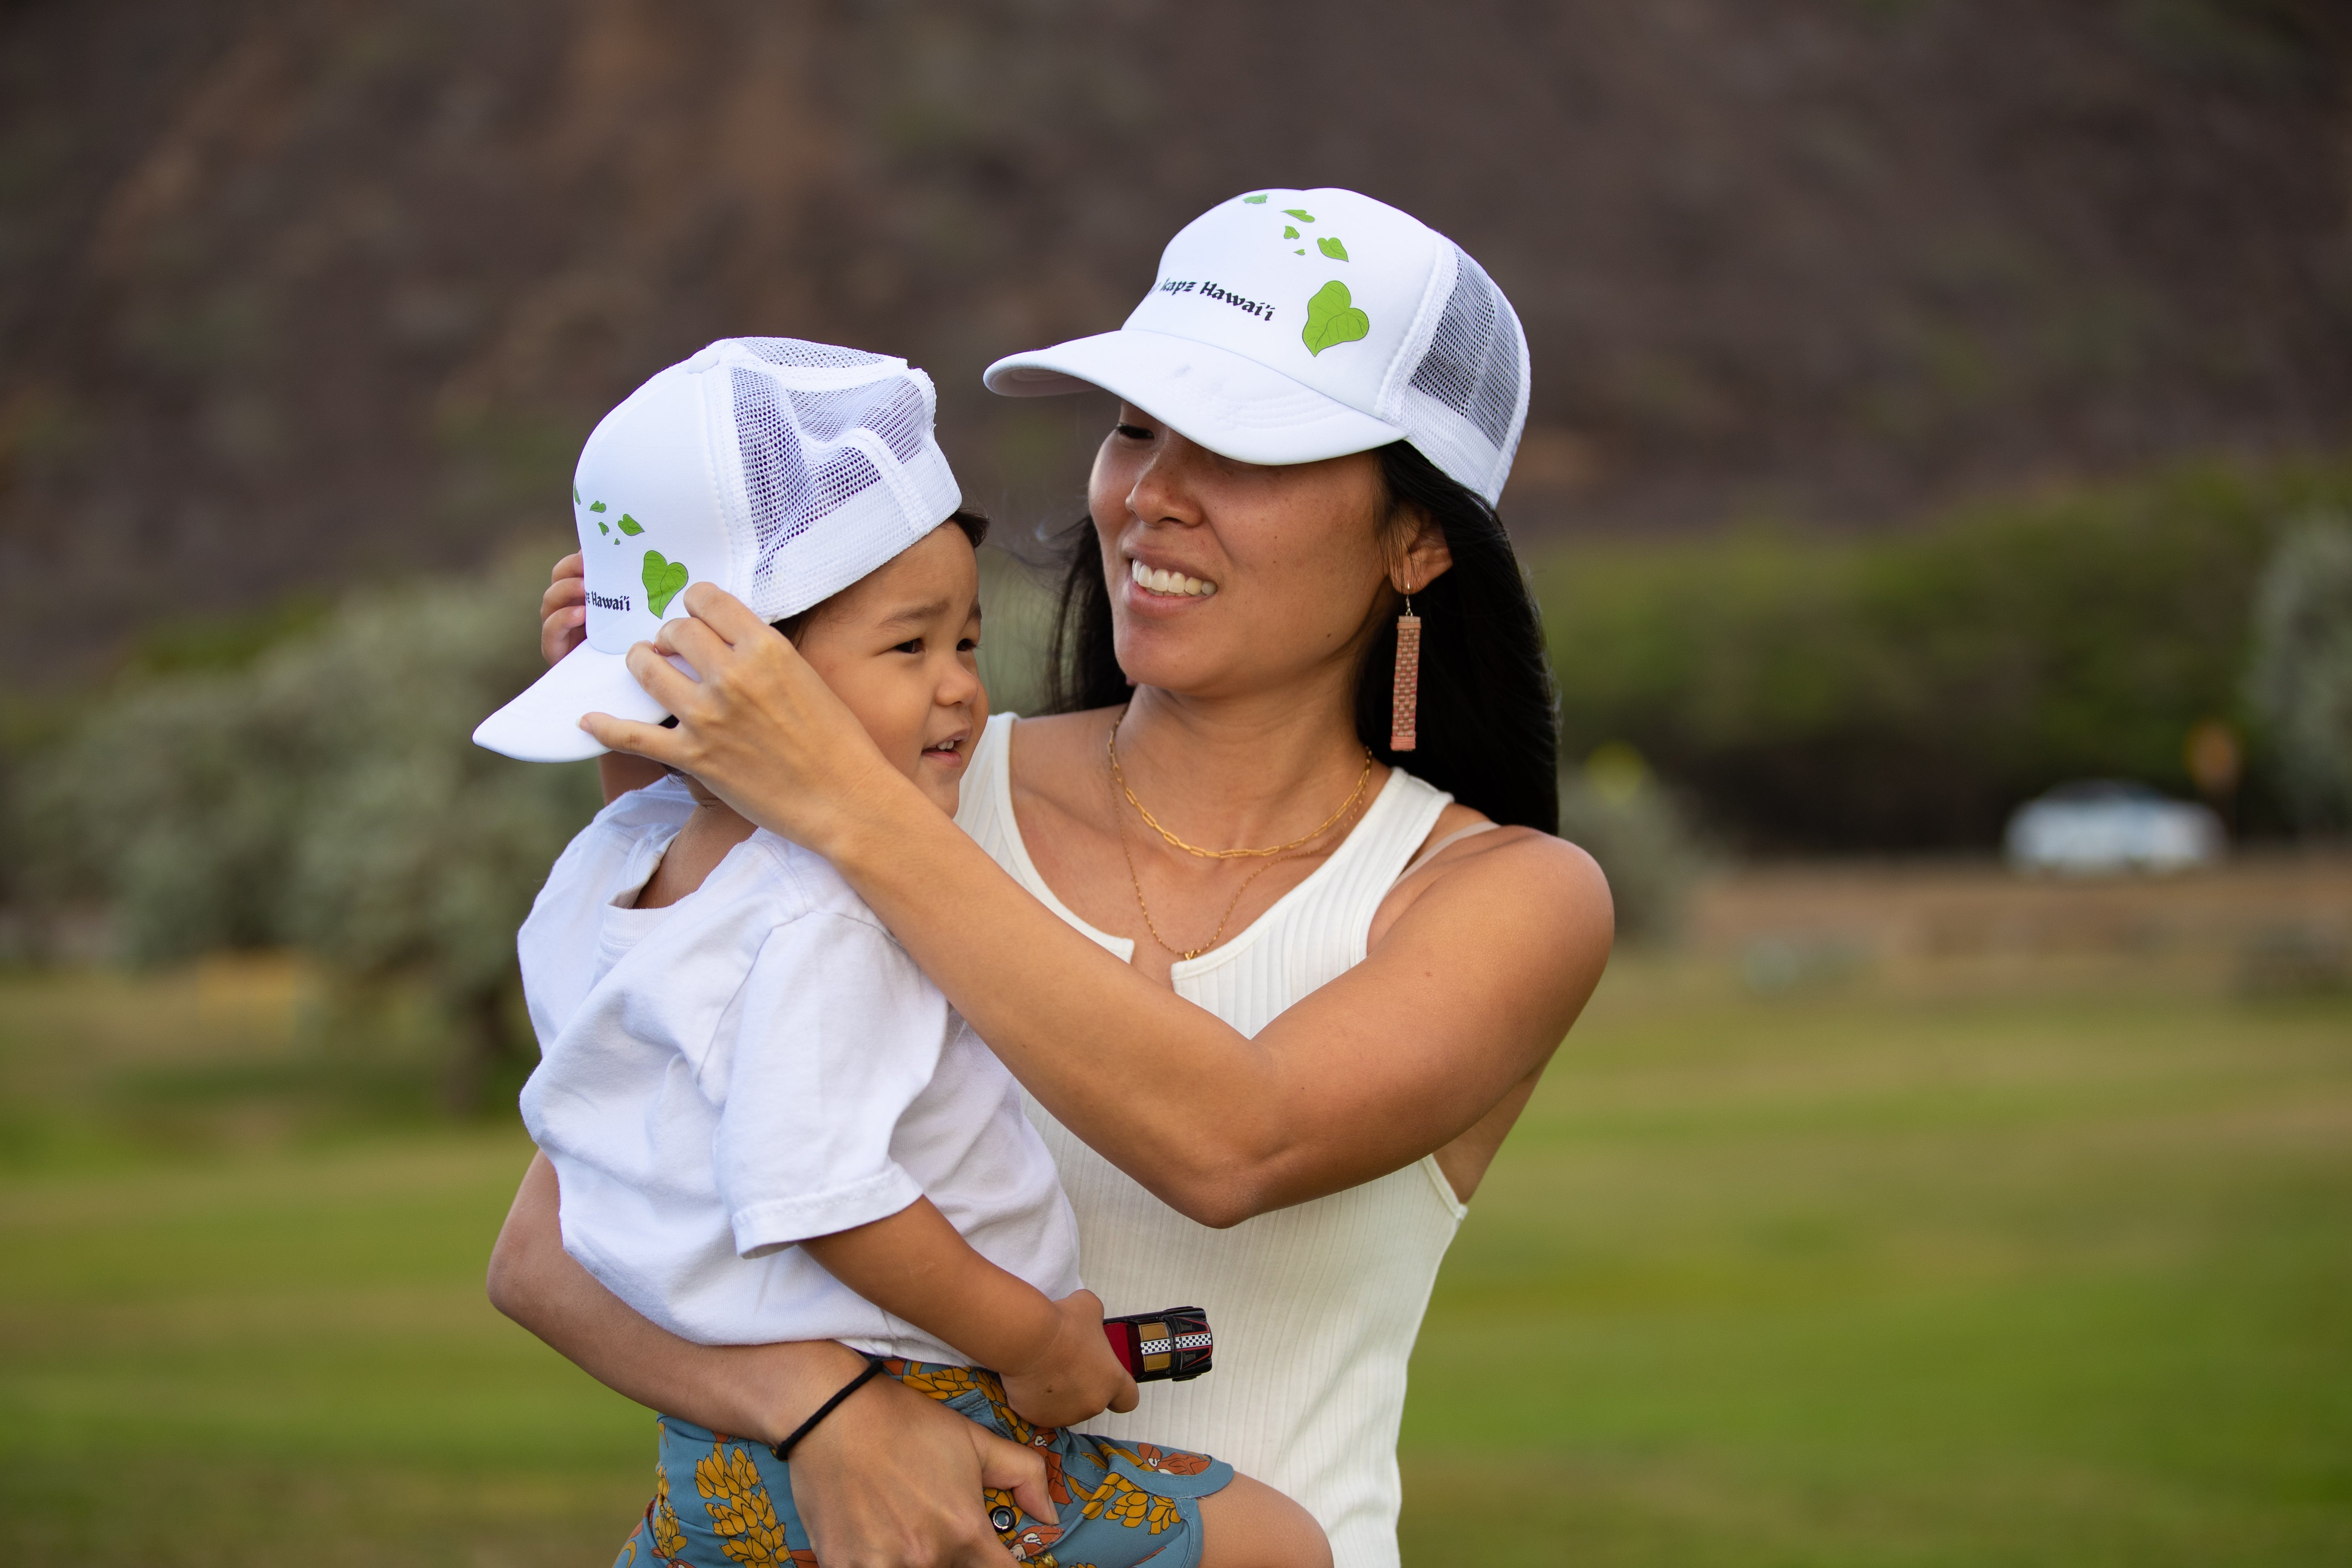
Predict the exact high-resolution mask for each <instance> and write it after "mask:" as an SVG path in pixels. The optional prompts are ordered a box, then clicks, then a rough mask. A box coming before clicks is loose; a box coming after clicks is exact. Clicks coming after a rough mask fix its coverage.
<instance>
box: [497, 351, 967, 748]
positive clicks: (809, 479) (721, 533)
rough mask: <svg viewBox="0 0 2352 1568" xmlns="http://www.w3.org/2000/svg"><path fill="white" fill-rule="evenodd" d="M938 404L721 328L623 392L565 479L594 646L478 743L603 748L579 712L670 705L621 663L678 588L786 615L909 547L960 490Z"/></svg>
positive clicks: (896, 377) (842, 364)
mask: <svg viewBox="0 0 2352 1568" xmlns="http://www.w3.org/2000/svg"><path fill="white" fill-rule="evenodd" d="M937 406H938V395H937V394H936V393H935V392H934V391H933V390H932V387H931V378H930V377H929V376H927V375H925V374H923V373H922V372H921V371H919V370H915V369H913V368H911V367H910V366H908V363H907V362H906V361H905V360H902V359H892V358H889V357H888V356H887V355H884V354H874V353H865V352H863V351H862V350H858V349H844V348H835V347H834V346H833V345H831V344H829V343H811V342H801V341H800V340H799V339H797V338H722V339H720V340H719V342H715V343H713V344H711V345H710V346H709V348H707V349H704V350H703V351H702V352H701V353H698V354H696V355H695V356H694V357H693V358H692V359H690V360H688V361H687V362H686V363H683V364H674V365H672V366H670V367H669V368H668V369H667V370H665V371H663V372H661V373H660V374H658V375H656V376H655V377H654V378H653V379H652V380H651V381H648V382H646V384H644V385H643V386H641V387H639V388H637V390H636V391H635V392H633V393H631V394H630V395H628V397H627V399H626V400H625V402H623V403H622V404H621V405H620V406H619V407H617V408H615V409H614V410H613V411H612V412H611V413H610V414H607V415H606V416H604V419H603V421H602V422H600V423H599V424H598V425H597V426H596V428H595V430H594V431H593V433H591V434H590V436H589V437H588V444H587V445H586V446H585V447H582V448H581V452H580V466H579V468H577V469H575V470H574V472H573V477H572V521H574V522H575V523H576V524H577V525H578V527H579V530H580V552H581V554H582V556H583V558H584V560H585V564H586V567H587V589H588V640H587V641H585V642H583V643H582V644H581V645H580V646H579V647H576V648H573V649H572V652H571V653H570V654H568V655H566V656H565V657H564V658H563V660H562V662H561V663H559V664H558V665H556V667H555V668H552V669H551V670H549V671H548V672H547V673H546V674H545V675H543V676H541V677H540V679H539V680H538V681H537V682H536V683H535V684H533V685H532V686H531V688H530V689H529V690H527V691H525V692H524V693H523V694H522V695H521V696H520V697H518V698H516V699H515V700H513V701H511V702H509V703H508V704H507V705H506V706H505V707H503V708H501V709H499V710H498V711H497V712H495V713H493V714H491V715H490V716H489V717H488V719H485V720H483V721H482V722H481V725H480V727H479V728H478V729H477V730H475V731H474V742H475V743H476V744H477V745H481V746H487V747H488V748H489V749H490V750H491V751H493V752H504V753H505V754H506V755H508V756H509V757H520V758H521V759H522V760H523V761H525V762H531V763H568V762H573V761H576V760H578V759H580V758H582V757H593V756H594V755H596V754H597V753H598V752H602V751H604V746H602V745H600V744H598V743H597V742H596V741H595V740H594V739H593V737H592V736H590V735H589V734H588V732H587V731H584V730H583V729H581V728H580V716H581V715H582V714H583V713H591V712H604V713H610V714H612V715H614V717H616V718H622V719H636V720H641V721H646V722H652V721H657V720H660V719H662V718H664V717H666V716H667V715H666V712H665V710H663V709H662V707H661V706H660V704H658V703H656V701H655V700H653V699H652V698H651V697H649V696H647V695H646V690H645V689H644V688H643V687H641V686H639V685H638V684H637V682H636V678H635V676H633V675H631V674H630V673H629V670H628V666H627V665H626V664H625V662H623V661H624V659H625V656H626V655H627V653H628V651H629V648H630V646H631V645H632V644H635V643H638V642H643V641H646V640H648V639H650V638H651V637H653V635H654V633H655V632H656V630H658V629H659V628H660V626H661V624H662V621H663V620H664V619H665V618H666V616H669V615H670V613H671V612H672V611H677V612H679V613H683V611H684V609H685V606H684V605H681V604H680V603H679V602H678V596H679V595H681V594H683V593H684V592H685V591H686V588H687V584H690V583H709V584H714V585H716V586H718V587H720V588H724V589H726V590H727V592H729V593H730V594H732V595H735V596H736V597H737V598H739V599H740V600H742V601H743V603H744V604H746V605H749V606H750V607H751V612H752V613H753V614H754V615H756V616H759V617H760V618H761V619H762V620H768V621H774V620H782V618H783V617H785V616H795V615H798V614H799V613H800V612H801V611H803V610H805V609H807V608H808V607H809V606H811V605H814V604H816V603H818V602H819V601H821V600H824V599H828V598H831V597H832V596H833V595H835V594H838V593H839V592H841V590H843V589H844V588H846V587H848V586H849V585H850V584H852V583H855V582H856V581H857V580H858V579H859V578H860V577H863V576H865V575H866V574H867V573H869V572H871V571H873V570H874V569H875V568H876V567H877V566H880V565H881V564H882V563H885V562H887V561H888V560H890V559H891V558H892V557H893V556H895V555H897V554H898V553H899V552H901V551H903V550H905V549H907V548H908V546H910V545H912V544H914V543H916V542H919V541H920V540H921V539H922V538H923V537H924V536H925V535H927V534H929V532H930V531H931V530H933V529H934V528H937V527H938V526H939V525H940V523H941V522H943V521H946V520H947V518H948V516H949V514H950V513H951V512H953V511H954V510H955V509H956V508H957V506H958V505H960V504H961V500H962V496H961V493H960V492H959V490H958V489H957V488H956V481H955V475H954V473H953V472H952V471H951V470H950V468H949V467H948V460H947V455H946V454H945V453H943V452H941V451H940V445H939V442H938V440H937V439H936V438H935V437H933V436H932V434H931V416H932V415H933V413H934V411H935V410H936V408H937Z"/></svg>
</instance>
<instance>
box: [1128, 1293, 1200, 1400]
mask: <svg viewBox="0 0 2352 1568" xmlns="http://www.w3.org/2000/svg"><path fill="white" fill-rule="evenodd" d="M1103 1333H1104V1334H1105V1335H1107V1336H1108V1338H1109V1340H1110V1348H1111V1352H1112V1353H1113V1354H1115V1355H1117V1356H1118V1360H1119V1364H1120V1365H1121V1366H1124V1367H1125V1368H1127V1371H1128V1375H1129V1376H1130V1377H1132V1378H1134V1379H1135V1381H1136V1382H1138V1383H1189V1382H1191V1381H1192V1379H1193V1378H1196V1377H1198V1376H1200V1375H1201V1374H1202V1373H1204V1372H1207V1371H1209V1370H1210V1367H1211V1365H1212V1364H1213V1362H1214V1360H1215V1357H1216V1350H1217V1340H1216V1336H1215V1335H1214V1334H1213V1333H1212V1332H1211V1331H1210V1330H1209V1314H1208V1313H1206V1312H1204V1311H1202V1310H1201V1309H1200V1308H1198V1307H1171V1308H1169V1309H1167V1310H1165V1311H1160V1312H1136V1313H1133V1314H1131V1315H1129V1316H1128V1317H1124V1318H1105V1319H1104V1320H1103Z"/></svg>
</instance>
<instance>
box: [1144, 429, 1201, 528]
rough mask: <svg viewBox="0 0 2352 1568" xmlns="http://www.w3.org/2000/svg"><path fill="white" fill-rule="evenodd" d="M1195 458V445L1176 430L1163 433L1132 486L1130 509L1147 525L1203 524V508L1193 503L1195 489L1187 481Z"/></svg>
mask: <svg viewBox="0 0 2352 1568" xmlns="http://www.w3.org/2000/svg"><path fill="white" fill-rule="evenodd" d="M1195 455H1196V453H1195V448H1194V447H1193V446H1192V443H1191V442H1190V441H1187V440H1186V439H1185V438H1184V437H1181V436H1179V435H1178V434H1176V432H1175V431H1173V430H1170V431H1166V432H1164V433H1162V435H1161V436H1160V439H1159V440H1158V441H1157V442H1156V443H1154V444H1153V448H1152V453H1151V456H1150V458H1147V459H1145V461H1144V465H1143V469H1142V471H1141V472H1140V473H1139V474H1137V475H1136V476H1135V483H1134V484H1133V485H1132V486H1130V487H1129V489H1128V492H1127V510H1129V512H1130V513H1131V514H1133V515H1134V516H1135V517H1137V518H1139V519H1140V520H1141V521H1145V522H1175V523H1184V524H1191V523H1195V522H1198V521H1201V515H1200V508H1198V507H1197V506H1195V505H1194V504H1193V503H1192V486H1191V485H1190V484H1189V483H1188V482H1187V474H1188V471H1189V469H1190V468H1191V467H1192V458H1193V457H1194V456H1195Z"/></svg>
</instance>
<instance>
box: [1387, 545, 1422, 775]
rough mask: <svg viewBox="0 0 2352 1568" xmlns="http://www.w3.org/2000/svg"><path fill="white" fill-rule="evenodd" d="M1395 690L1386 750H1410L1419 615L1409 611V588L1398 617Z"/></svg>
mask: <svg viewBox="0 0 2352 1568" xmlns="http://www.w3.org/2000/svg"><path fill="white" fill-rule="evenodd" d="M1396 637H1397V651H1396V690H1395V694H1394V696H1393V698H1392V699H1391V708H1390V710H1389V750H1390V751H1391V752H1410V751H1412V749H1413V747H1414V745H1415V743H1416V739H1417V734H1416V726H1415V723H1414V721H1415V720H1417V719H1418V718H1419V717H1420V714H1421V617H1420V616H1416V615H1414V614H1413V613H1412V587H1411V585H1409V584H1408V585H1407V587H1406V588H1405V591H1404V614H1402V615H1401V616H1398V617H1397V633H1396Z"/></svg>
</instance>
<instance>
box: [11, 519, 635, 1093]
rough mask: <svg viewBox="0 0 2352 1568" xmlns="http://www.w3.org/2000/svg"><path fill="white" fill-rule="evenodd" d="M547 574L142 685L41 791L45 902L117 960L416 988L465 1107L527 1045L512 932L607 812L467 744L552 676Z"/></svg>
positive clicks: (62, 759) (342, 619)
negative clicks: (254, 965)
mask: <svg viewBox="0 0 2352 1568" xmlns="http://www.w3.org/2000/svg"><path fill="white" fill-rule="evenodd" d="M542 570H543V569H542V568H540V567H538V566H536V565H532V566H528V567H526V566H521V565H518V566H516V567H514V568H512V569H506V570H499V571H494V572H486V573H484V574H479V575H478V577H476V578H474V579H471V580H466V579H459V580H452V581H445V582H436V583H425V584H416V585H414V586H411V587H407V588H403V589H400V590H397V591H393V592H387V593H382V594H377V595H369V596H366V597H362V598H355V599H353V600H352V601H351V602H349V603H347V604H346V605H343V606H342V607H341V609H339V610H338V611H336V612H335V613H334V614H333V615H332V616H329V617H328V618H327V619H326V620H325V621H324V622H323V623H322V624H320V625H319V626H317V627H316V629H313V630H309V631H305V632H302V633H300V634H299V635H297V636H295V637H292V638H290V639H289V640H287V641H284V642H281V643H279V644H278V645H277V646H276V647H272V648H270V649H269V650H268V651H267V652H264V653H262V654H261V655H260V656H259V657H258V658H256V659H255V660H254V661H253V662H251V663H250V664H248V665H247V666H246V667H244V668H236V669H229V670H219V669H214V670H200V671H195V672H188V673H178V674H172V675H167V676H163V677H161V678H157V679H149V680H146V681H143V682H141V683H139V684H137V685H135V686H133V687H131V689H128V690H126V691H125V692H124V693H122V694H121V696H119V697H117V698H116V699H114V700H111V701H110V702H108V703H106V704H104V705H102V706H101V707H100V709H99V710H97V711H96V712H94V713H93V714H92V715H91V716H90V717H89V720H88V721H86V722H85V723H84V724H83V725H82V726H81V727H80V728H79V731H78V732H77V733H76V734H75V735H74V736H73V737H72V738H71V739H70V740H69V741H68V742H67V743H66V744H65V745H64V746H63V747H62V748H60V749H59V751H58V752H57V753H56V754H55V755H53V756H52V757H50V758H48V759H47V760H46V762H45V763H43V764H42V765H41V766H40V767H39V768H38V769H37V772H36V775H35V777H34V779H33V781H32V787H31V790H30V792H29V793H30V796H31V799H30V802H29V811H30V814H31V819H32V823H33V831H32V833H31V835H30V837H32V838H33V839H34V840H35V842H36V843H37V846H38V847H39V848H38V857H39V859H40V862H41V873H42V875H41V880H42V882H43V883H44V884H45V886H46V887H47V890H48V892H49V893H50V895H51V896H52V897H58V896H62V895H64V894H67V893H68V892H79V893H84V894H86V893H88V892H92V891H95V892H99V893H101V894H103V895H104V896H105V897H106V898H107V899H109V900H110V901H111V902H112V904H113V905H114V907H115V910H116V914H117V919H118V920H119V921H120V930H121V942H122V946H123V949H124V952H125V955H126V956H128V957H130V958H131V959H132V960H134V961H136V962H142V963H157V962H163V961H165V960H170V959H174V958H180V957H184V956H188V955H191V954H194V953H198V952H205V951H208V950H211V949H215V948H219V947H256V946H271V945H284V946H291V947H295V948H299V949H300V950H302V951H304V952H309V953H310V954H312V955H314V956H316V957H317V958H319V959H320V961H321V962H322V963H325V964H326V965H327V967H328V968H329V969H330V971H331V973H334V974H335V975H337V976H339V977H340V978H341V980H342V981H344V982H345V983H346V984H352V985H354V986H362V987H364V986H370V985H375V984H382V983H384V982H387V981H395V980H406V981H412V982H418V983H421V984H423V985H424V986H425V988H426V989H427V990H428V991H429V992H430V993H431V994H432V995H433V997H434V998H435V999H436V1002H437V1004H438V1005H440V1006H441V1008H442V1009H443V1010H444V1011H445V1013H446V1016H447V1018H448V1020H449V1024H450V1026H451V1030H452V1035H453V1039H452V1051H451V1057H450V1078H449V1086H450V1094H451V1098H452V1100H453V1101H455V1102H457V1103H458V1104H461V1105H464V1104H470V1103H472V1102H473V1101H474V1100H477V1099H478V1095H479V1092H480V1088H481V1085H482V1082H483V1077H484V1074H485V1072H486V1070H487V1069H488V1068H489V1067H490V1066H491V1065H492V1064H493V1063H495V1062H496V1061H497V1059H498V1058H499V1057H500V1056H502V1055H505V1054H509V1053H511V1052H513V1051H514V1050H516V1049H517V1048H518V1047H519V1046H520V1045H521V1044H522V1041H521V1039H520V1021H519V1013H518V1009H517V1008H516V1006H515V995H516V991H517V987H518V984H519V981H518V976H517V973H516V969H515V952H514V933H515V928H516V927H517V926H518V925H519V924H520V922H521V920H522V918H523V916H524V915H525V914H526V913H527V912H528V911H529V910H530V900H531V898H532V896H533V895H534V893H535V892H536V891H537V889H538V888H539V886H540V884H541V881H542V880H543V879H545V877H546V874H547V868H548V866H549V865H550V864H551V862H552V861H553V859H554V858H555V856H556V855H557V853H558V852H560V851H561V850H562V847H563V845H564V843H565V841H566V840H567V839H568V838H569V837H571V835H572V833H573V832H574V831H576V830H577V829H578V827H579V826H580V825H581V824H582V823H583V822H584V821H586V820H587V818H588V817H589V816H591V815H592V814H593V812H594V810H595V808H596V803H597V795H598V792H597V786H596V779H595V773H594V770H593V768H591V767H589V766H588V765H587V764H585V763H581V764H575V765H572V766H568V767H549V766H534V765H531V764H528V763H516V762H510V761H509V760H507V759H505V758H503V757H498V756H494V755H492V754H491V753H489V752H484V751H482V750H480V749H479V748H478V747H476V746H474V745H473V744H472V743H471V742H470V741H469V740H468V736H469V734H470V733H471V731H472V730H473V727H474V725H475V724H476V723H477V722H478V721H480V719H481V717H482V716H483V715H484V714H485V713H488V711H489V710H491V709H493V708H495V707H496V706H497V705H498V704H499V702H501V701H504V700H506V699H507V698H508V697H510V696H512V695H513V694H514V693H515V692H516V691H517V690H519V689H521V688H522V687H523V686H524V685H525V684H527V683H528V682H529V681H530V679H532V678H533V677H534V676H535V675H536V674H537V673H538V671H539V658H538V650H537V647H536V643H535V639H534V628H533V626H532V625H531V619H530V616H529V615H528V614H527V613H519V612H518V606H525V607H527V606H528V605H530V601H531V598H532V596H533V595H534V593H535V590H536V588H537V586H538V581H539V576H540V573H541V571H542Z"/></svg>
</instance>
